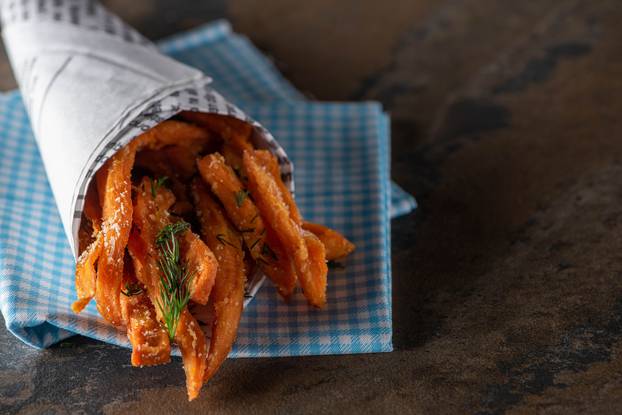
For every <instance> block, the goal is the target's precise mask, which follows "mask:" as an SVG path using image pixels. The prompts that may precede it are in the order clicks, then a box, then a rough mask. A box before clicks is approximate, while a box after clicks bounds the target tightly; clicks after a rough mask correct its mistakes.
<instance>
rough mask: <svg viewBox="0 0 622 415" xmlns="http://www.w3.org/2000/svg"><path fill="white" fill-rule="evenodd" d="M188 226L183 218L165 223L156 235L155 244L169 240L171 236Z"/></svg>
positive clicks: (159, 244) (161, 243)
mask: <svg viewBox="0 0 622 415" xmlns="http://www.w3.org/2000/svg"><path fill="white" fill-rule="evenodd" d="M188 228H190V224H189V223H188V222H184V221H183V220H180V221H179V222H175V223H171V224H168V225H166V226H165V227H163V228H162V229H161V230H160V232H158V234H157V235H156V245H158V246H161V245H163V244H165V243H166V242H168V241H169V240H170V238H171V236H175V235H177V234H178V233H181V232H183V231H185V230H186V229H188Z"/></svg>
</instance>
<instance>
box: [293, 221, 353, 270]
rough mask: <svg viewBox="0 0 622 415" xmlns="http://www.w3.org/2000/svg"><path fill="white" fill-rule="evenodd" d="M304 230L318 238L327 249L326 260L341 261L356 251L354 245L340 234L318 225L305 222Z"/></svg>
mask: <svg viewBox="0 0 622 415" xmlns="http://www.w3.org/2000/svg"><path fill="white" fill-rule="evenodd" d="M302 228H303V229H305V230H307V231H309V232H311V233H313V234H314V235H315V236H317V237H318V238H319V239H320V241H322V244H324V247H325V248H326V259H327V260H328V261H333V260H336V259H341V258H343V257H345V256H347V255H349V254H351V253H352V251H354V248H355V246H354V244H353V243H352V242H350V241H349V240H347V239H346V237H345V236H343V235H342V234H340V233H339V232H337V231H335V230H333V229H330V228H328V227H326V226H324V225H319V224H317V223H311V222H303V224H302Z"/></svg>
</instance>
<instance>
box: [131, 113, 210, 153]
mask: <svg viewBox="0 0 622 415" xmlns="http://www.w3.org/2000/svg"><path fill="white" fill-rule="evenodd" d="M210 140H211V136H210V134H209V133H208V132H207V131H206V130H205V129H203V128H201V127H197V126H196V125H192V124H188V123H185V122H181V121H175V120H166V121H162V122H161V123H160V124H158V125H156V126H155V127H153V128H152V129H150V130H148V131H146V132H145V133H143V134H141V135H139V136H138V137H136V138H135V139H134V142H135V145H136V146H137V148H138V149H139V150H143V149H150V150H160V149H162V148H164V147H166V146H171V145H177V146H183V147H186V148H188V149H190V150H191V151H192V152H193V153H194V154H198V153H199V152H200V151H201V150H202V149H204V148H205V147H206V146H207V145H209V143H210Z"/></svg>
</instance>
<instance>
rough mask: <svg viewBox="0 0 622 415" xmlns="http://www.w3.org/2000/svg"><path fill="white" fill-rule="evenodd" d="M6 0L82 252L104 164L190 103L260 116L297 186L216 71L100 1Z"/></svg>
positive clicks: (33, 104)
mask: <svg viewBox="0 0 622 415" xmlns="http://www.w3.org/2000/svg"><path fill="white" fill-rule="evenodd" d="M0 7H1V18H2V25H3V31H2V36H3V39H4V43H5V45H6V49H7V51H8V54H9V58H10V61H11V65H12V67H13V71H14V73H15V76H16V78H17V81H18V84H19V87H20V90H21V92H22V96H23V99H24V102H25V104H26V108H27V110H28V114H29V116H30V121H31V124H32V129H33V131H34V134H35V137H36V140H37V143H38V146H39V150H40V152H41V157H42V159H43V162H44V164H45V169H46V172H47V176H48V180H49V182H50V185H51V187H52V191H53V193H54V198H55V200H56V204H57V206H58V210H59V212H60V216H61V220H62V222H63V226H64V228H65V232H66V234H67V237H68V239H69V243H70V244H71V247H72V251H73V252H74V254H77V246H78V244H77V240H78V239H77V233H78V229H79V225H80V219H81V216H82V205H83V202H84V195H85V192H86V189H87V186H88V184H89V182H90V181H91V179H92V178H93V175H94V173H95V171H96V170H97V169H98V168H99V167H100V166H101V165H102V164H103V163H104V162H105V161H106V160H107V159H108V158H110V157H111V156H112V155H113V154H114V152H115V151H117V150H118V149H119V148H121V147H122V146H123V145H125V144H127V143H128V142H129V141H130V140H131V139H132V138H134V137H136V136H137V135H139V134H141V133H142V132H144V131H146V130H148V129H150V128H152V127H153V126H155V125H156V124H158V123H159V122H161V121H163V120H165V119H168V118H170V117H172V116H174V115H175V114H176V113H178V112H180V111H200V112H209V113H217V114H223V115H230V116H233V117H236V118H239V119H242V120H245V121H248V122H250V123H252V124H253V125H254V126H255V129H254V136H253V140H254V141H255V144H256V146H257V147H259V148H267V149H269V150H271V151H272V152H273V153H275V154H276V155H277V157H278V160H279V164H280V167H281V172H282V174H283V178H284V180H285V183H286V185H288V187H289V188H290V190H291V191H293V180H292V172H293V166H292V164H291V163H290V161H289V159H288V158H287V155H286V154H285V152H284V151H283V149H282V148H281V147H280V145H279V144H278V143H277V142H276V140H275V139H274V138H273V137H272V135H271V134H270V133H269V132H268V131H267V130H266V129H264V128H263V127H262V126H261V125H259V124H258V123H256V122H254V121H253V120H251V119H249V118H248V117H247V116H246V115H245V114H244V113H243V112H242V111H241V110H239V109H238V108H237V107H235V105H233V104H231V103H229V102H227V100H226V99H224V98H223V97H222V96H221V95H220V94H218V93H217V92H216V91H214V90H213V89H212V88H211V87H210V85H209V84H210V78H209V77H208V76H206V75H205V74H203V73H202V72H200V71H198V70H196V69H194V68H191V67H189V66H186V65H183V64H181V63H179V62H177V61H175V60H173V59H171V58H168V57H166V56H164V55H161V54H160V53H159V52H158V51H157V50H156V48H155V47H154V46H153V45H152V44H151V43H150V42H148V41H147V40H146V39H145V38H144V37H142V36H141V35H140V34H138V33H137V32H136V31H135V30H133V29H132V28H130V27H129V26H127V25H126V24H125V23H123V22H122V21H121V20H120V19H119V18H117V17H116V16H114V15H112V14H111V13H110V12H109V11H107V10H106V9H104V8H103V7H102V6H101V5H99V4H98V3H96V2H94V1H80V0H74V1H69V0H64V1H63V0H54V1H52V0H37V1H34V0H31V1H28V0H26V1H25V0H9V1H3V2H2V5H1V6H0ZM255 289H256V288H255Z"/></svg>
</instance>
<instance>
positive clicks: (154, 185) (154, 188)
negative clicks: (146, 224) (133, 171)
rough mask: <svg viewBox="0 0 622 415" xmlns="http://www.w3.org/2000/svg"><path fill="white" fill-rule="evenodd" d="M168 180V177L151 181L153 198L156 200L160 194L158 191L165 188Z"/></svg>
mask: <svg viewBox="0 0 622 415" xmlns="http://www.w3.org/2000/svg"><path fill="white" fill-rule="evenodd" d="M167 180H168V177H167V176H162V177H160V178H158V179H156V180H152V181H151V197H153V198H154V199H155V197H156V195H157V193H158V189H159V188H160V187H162V186H164V184H165V183H166V181H167Z"/></svg>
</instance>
